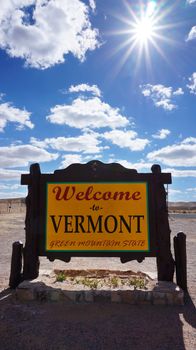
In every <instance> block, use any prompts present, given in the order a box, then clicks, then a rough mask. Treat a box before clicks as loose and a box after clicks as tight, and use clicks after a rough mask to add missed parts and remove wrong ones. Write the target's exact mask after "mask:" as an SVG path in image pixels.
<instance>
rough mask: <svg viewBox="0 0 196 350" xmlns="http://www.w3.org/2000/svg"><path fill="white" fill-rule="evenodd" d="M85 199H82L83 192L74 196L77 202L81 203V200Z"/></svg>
mask: <svg viewBox="0 0 196 350" xmlns="http://www.w3.org/2000/svg"><path fill="white" fill-rule="evenodd" d="M84 198H85V197H84V192H78V193H77V194H76V199H77V200H78V201H81V200H82V199H84Z"/></svg>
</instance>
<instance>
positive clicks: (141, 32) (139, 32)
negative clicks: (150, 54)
mask: <svg viewBox="0 0 196 350" xmlns="http://www.w3.org/2000/svg"><path fill="white" fill-rule="evenodd" d="M132 15H133V13H132ZM158 19H159V17H158V14H157V4H156V2H155V1H149V2H147V4H146V8H145V10H143V8H141V12H140V14H139V16H134V20H133V21H131V23H130V39H131V41H132V42H133V43H134V44H135V45H137V44H139V46H146V47H147V46H148V44H150V43H153V42H154V41H155V38H156V36H157V35H158V31H159V28H158V26H157V21H158Z"/></svg>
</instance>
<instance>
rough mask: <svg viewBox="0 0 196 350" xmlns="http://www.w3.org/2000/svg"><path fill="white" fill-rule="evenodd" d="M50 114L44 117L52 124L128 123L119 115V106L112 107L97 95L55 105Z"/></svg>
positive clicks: (110, 125)
mask: <svg viewBox="0 0 196 350" xmlns="http://www.w3.org/2000/svg"><path fill="white" fill-rule="evenodd" d="M50 111H51V114H50V115H48V116H47V117H46V118H47V119H48V120H49V121H50V122H51V123H54V124H59V125H69V126H70V127H74V128H79V129H84V128H92V129H95V128H102V127H110V128H112V129H113V128H117V127H123V126H126V125H128V124H129V121H128V119H127V118H126V117H124V116H123V115H121V113H120V110H119V108H113V107H111V106H110V105H109V104H107V103H104V102H102V101H101V100H100V98H99V97H93V98H89V99H83V98H77V99H75V100H74V101H73V102H72V103H71V104H70V105H68V104H67V105H66V104H64V105H56V106H55V107H53V108H51V110H50Z"/></svg>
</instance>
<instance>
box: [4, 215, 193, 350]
mask: <svg viewBox="0 0 196 350" xmlns="http://www.w3.org/2000/svg"><path fill="white" fill-rule="evenodd" d="M0 220H1V232H0V244H1V254H0V290H1V292H0V350H12V349H13V350H14V349H17V350H31V349H32V350H42V349H43V350H45V349H47V350H58V349H59V350H67V349H69V350H106V349H107V350H110V349H111V350H121V349H123V350H131V349H133V350H141V349H145V350H154V349H156V350H183V349H186V350H195V349H196V331H195V328H196V312H195V304H196V283H195V282H196V275H195V268H196V262H195V251H196V233H195V231H196V218H195V219H194V218H192V219H191V218H180V217H178V218H176V217H175V218H173V217H171V218H170V226H171V229H172V236H174V235H175V234H176V233H177V232H179V231H183V232H184V233H186V234H187V259H188V288H189V295H187V297H186V304H185V306H179V307H177V306H173V307H170V306H168V307H165V306H157V305H156V306H146V305H144V306H142V305H140V306H134V305H128V304H127V305H125V304H124V305H123V304H117V305H111V304H103V303H95V304H85V305H81V304H75V305H73V304H70V305H65V304H63V303H38V302H31V303H25V302H24V303H21V302H18V301H16V300H15V299H14V298H13V296H12V292H11V291H10V290H9V289H7V286H8V280H9V270H10V259H11V247H12V243H13V242H14V241H16V240H22V241H23V242H24V214H21V213H20V214H4V215H3V214H2V215H0ZM66 267H67V268H68V269H78V268H80V269H86V268H88V269H89V268H95V269H99V268H101V269H102V268H103V269H105V268H108V269H121V270H122V269H123V270H133V271H138V270H140V271H142V272H145V273H149V274H151V276H156V263H155V259H153V258H151V259H146V260H145V261H144V262H143V263H142V264H139V263H137V262H129V263H127V264H124V265H123V264H121V263H120V262H119V259H116V258H103V259H96V258H89V259H87V258H83V259H81V258H75V259H73V260H72V261H71V263H69V264H67V265H65V263H63V262H61V261H55V262H54V263H50V262H49V261H48V260H47V259H45V258H41V269H49V270H50V269H51V270H52V269H54V268H66Z"/></svg>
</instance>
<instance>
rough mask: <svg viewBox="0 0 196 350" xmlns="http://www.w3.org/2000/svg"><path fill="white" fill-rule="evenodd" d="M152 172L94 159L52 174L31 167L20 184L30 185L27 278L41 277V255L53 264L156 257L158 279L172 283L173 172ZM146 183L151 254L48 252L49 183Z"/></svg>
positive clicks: (157, 168)
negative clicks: (170, 210)
mask: <svg viewBox="0 0 196 350" xmlns="http://www.w3.org/2000/svg"><path fill="white" fill-rule="evenodd" d="M151 170H152V173H138V172H137V171H136V170H135V169H127V168H125V167H123V166H121V165H120V164H116V163H112V164H104V163H102V162H100V161H97V160H93V161H91V162H89V163H87V164H72V165H70V166H69V167H67V168H66V169H63V170H56V171H54V173H53V174H41V171H40V166H39V164H32V165H31V167H30V173H29V174H23V175H22V176H21V184H22V185H28V196H27V198H26V207H27V212H26V219H25V229H26V242H25V248H24V271H23V276H24V278H25V279H34V278H36V277H37V276H38V274H39V256H46V257H47V258H48V259H49V260H50V261H54V260H55V259H60V260H63V261H65V262H69V261H70V259H71V257H75V256H77V257H100V258H101V257H105V256H107V257H119V258H120V259H121V262H127V261H131V260H137V261H139V262H141V261H143V260H144V259H145V257H156V259H157V269H158V279H159V280H165V281H172V280H173V274H174V260H173V258H172V254H171V249H170V228H169V222H168V211H167V204H166V191H165V188H164V184H170V183H171V174H170V173H161V168H160V166H159V165H153V166H152V168H151ZM78 182H80V183H84V184H91V183H95V184H99V183H106V184H107V183H134V182H135V183H146V184H147V186H148V215H149V231H150V249H149V251H137V252H134V251H129V252H124V251H123V252H122V251H120V252H119V251H109V250H108V251H92V252H91V251H88V252H87V251H74V250H73V251H68V252H67V251H52V252H51V251H47V250H46V246H45V231H46V211H47V203H46V201H47V200H46V198H47V184H48V183H55V184H58V183H78Z"/></svg>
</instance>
